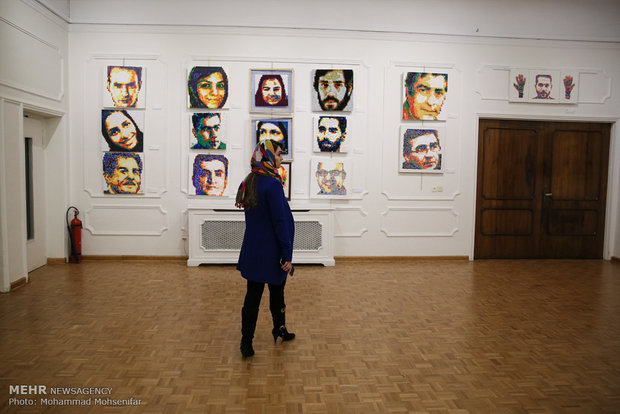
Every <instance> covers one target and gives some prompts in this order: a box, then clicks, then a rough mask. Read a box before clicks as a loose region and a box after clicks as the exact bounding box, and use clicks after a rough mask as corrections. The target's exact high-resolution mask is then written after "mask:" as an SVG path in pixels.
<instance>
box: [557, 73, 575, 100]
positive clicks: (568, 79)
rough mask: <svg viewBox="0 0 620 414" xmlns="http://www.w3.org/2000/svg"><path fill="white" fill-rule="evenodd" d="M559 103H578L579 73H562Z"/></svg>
mask: <svg viewBox="0 0 620 414" xmlns="http://www.w3.org/2000/svg"><path fill="white" fill-rule="evenodd" d="M560 79H561V81H562V85H561V86H562V88H561V92H560V102H561V103H569V104H576V103H577V102H578V101H579V72H577V71H574V72H562V73H561V74H560Z"/></svg>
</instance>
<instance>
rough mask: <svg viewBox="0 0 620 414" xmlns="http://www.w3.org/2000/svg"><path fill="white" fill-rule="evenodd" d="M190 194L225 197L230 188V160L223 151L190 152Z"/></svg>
mask: <svg viewBox="0 0 620 414" xmlns="http://www.w3.org/2000/svg"><path fill="white" fill-rule="evenodd" d="M188 170H189V171H188V187H187V188H188V194H189V195H190V196H206V197H225V196H227V195H228V192H229V191H231V190H230V185H229V182H228V181H229V178H230V171H231V168H230V161H229V158H228V157H226V155H224V154H222V153H204V152H201V153H196V152H194V153H190V154H189V162H188Z"/></svg>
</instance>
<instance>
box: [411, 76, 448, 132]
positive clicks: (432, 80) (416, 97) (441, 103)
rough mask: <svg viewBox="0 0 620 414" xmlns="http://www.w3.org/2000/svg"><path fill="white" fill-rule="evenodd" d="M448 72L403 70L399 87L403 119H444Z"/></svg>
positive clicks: (445, 116) (445, 115) (445, 114)
mask: <svg viewBox="0 0 620 414" xmlns="http://www.w3.org/2000/svg"><path fill="white" fill-rule="evenodd" d="M449 80H450V79H449V73H447V72H434V71H431V70H429V71H425V72H420V71H416V72H404V73H403V74H402V87H401V91H402V94H401V103H402V105H401V110H402V111H401V114H402V116H401V119H402V120H403V121H445V120H446V119H447V118H448V114H447V112H448V111H447V109H446V108H447V106H448V102H449V95H450V94H449V89H448V85H449Z"/></svg>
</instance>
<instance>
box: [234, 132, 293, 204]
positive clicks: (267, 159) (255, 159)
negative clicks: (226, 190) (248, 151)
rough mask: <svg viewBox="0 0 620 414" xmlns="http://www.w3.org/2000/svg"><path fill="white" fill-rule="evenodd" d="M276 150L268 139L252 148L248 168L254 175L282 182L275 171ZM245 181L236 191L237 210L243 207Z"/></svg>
mask: <svg viewBox="0 0 620 414" xmlns="http://www.w3.org/2000/svg"><path fill="white" fill-rule="evenodd" d="M276 148H277V147H276V146H275V145H274V143H273V141H272V140H270V139H267V140H265V141H260V142H259V143H258V144H256V148H254V152H253V153H252V159H251V160H250V168H251V169H252V172H253V173H254V174H258V175H264V176H267V177H273V178H277V179H278V180H279V181H280V182H282V177H280V174H278V171H277V170H276V156H275V153H276ZM246 180H247V177H246V179H245V180H243V182H242V183H241V186H240V187H239V191H237V197H236V198H235V206H237V207H238V208H243V206H244V200H245V182H246Z"/></svg>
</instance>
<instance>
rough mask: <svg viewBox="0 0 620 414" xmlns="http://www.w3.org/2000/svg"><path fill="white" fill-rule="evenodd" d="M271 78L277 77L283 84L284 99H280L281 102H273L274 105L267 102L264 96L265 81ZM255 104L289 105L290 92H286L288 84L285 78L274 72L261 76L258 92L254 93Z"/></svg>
mask: <svg viewBox="0 0 620 414" xmlns="http://www.w3.org/2000/svg"><path fill="white" fill-rule="evenodd" d="M270 79H275V80H277V81H278V82H280V85H282V99H280V102H278V103H276V104H273V105H271V104H268V103H267V102H265V99H264V98H263V93H262V88H263V83H264V82H265V81H267V80H270ZM254 105H256V106H288V94H287V93H286V85H285V84H284V80H283V79H282V76H280V75H278V74H275V73H272V74H266V75H263V76H261V77H260V80H259V81H258V87H257V88H256V94H255V95H254Z"/></svg>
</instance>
